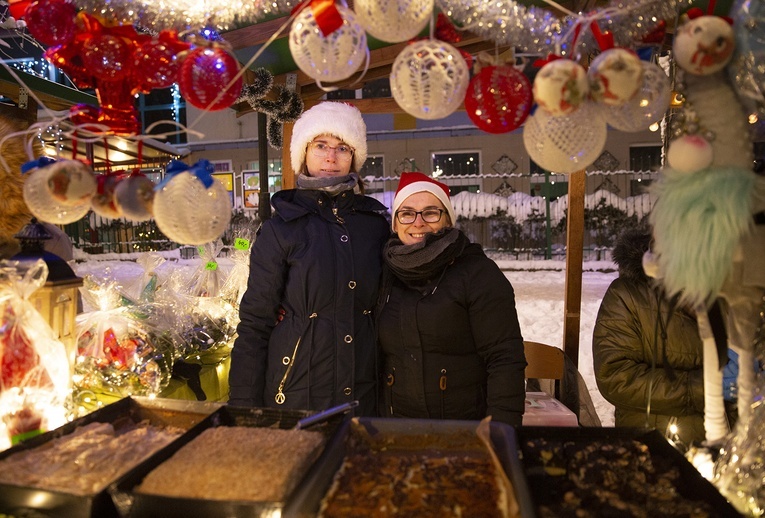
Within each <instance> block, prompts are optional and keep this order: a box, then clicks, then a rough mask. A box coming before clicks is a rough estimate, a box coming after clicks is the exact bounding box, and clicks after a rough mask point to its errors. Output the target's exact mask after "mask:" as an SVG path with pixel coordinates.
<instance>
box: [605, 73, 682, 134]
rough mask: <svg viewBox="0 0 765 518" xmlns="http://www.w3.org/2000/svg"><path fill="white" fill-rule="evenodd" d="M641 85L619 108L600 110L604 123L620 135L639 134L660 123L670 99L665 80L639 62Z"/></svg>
mask: <svg viewBox="0 0 765 518" xmlns="http://www.w3.org/2000/svg"><path fill="white" fill-rule="evenodd" d="M641 63H642V65H643V84H642V86H641V87H640V89H639V90H638V92H637V94H636V95H635V96H634V97H633V98H632V99H630V100H629V101H628V102H626V103H624V104H623V105H621V106H604V107H603V110H604V115H605V117H606V122H608V124H610V125H611V127H613V128H615V129H618V130H620V131H629V132H634V131H643V130H645V129H648V126H650V125H651V124H653V123H654V122H658V121H660V120H661V119H662V118H663V117H664V114H665V113H666V111H667V109H668V108H669V102H670V99H671V97H672V91H671V90H672V89H671V88H670V84H669V77H667V74H665V73H664V71H663V70H662V69H661V68H660V67H659V66H658V65H656V64H654V63H649V62H647V61H641Z"/></svg>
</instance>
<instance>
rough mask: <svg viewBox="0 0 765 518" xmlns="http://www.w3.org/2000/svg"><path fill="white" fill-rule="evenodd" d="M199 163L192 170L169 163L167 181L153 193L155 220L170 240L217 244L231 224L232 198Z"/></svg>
mask: <svg viewBox="0 0 765 518" xmlns="http://www.w3.org/2000/svg"><path fill="white" fill-rule="evenodd" d="M211 171H212V166H211V165H210V163H209V162H208V161H206V160H200V161H199V162H198V163H197V164H195V165H194V166H193V167H190V168H189V167H188V166H186V164H184V163H182V162H178V161H175V160H174V161H172V162H170V165H169V166H168V172H167V174H166V176H165V180H164V181H163V182H162V183H160V184H159V185H158V186H157V187H156V189H155V193H154V220H155V221H156V222H157V226H158V227H159V230H160V231H162V233H163V234H164V235H165V236H167V238H168V239H170V240H172V241H175V242H176V243H179V244H182V245H203V244H205V243H209V242H211V241H215V240H216V239H218V238H219V237H220V236H221V235H223V232H225V230H226V228H227V227H228V224H229V222H230V221H231V198H229V195H228V191H226V188H225V187H224V186H223V184H222V183H221V182H220V181H217V180H216V179H215V178H213V177H212V175H211Z"/></svg>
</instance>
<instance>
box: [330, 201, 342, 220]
mask: <svg viewBox="0 0 765 518" xmlns="http://www.w3.org/2000/svg"><path fill="white" fill-rule="evenodd" d="M332 215H333V216H335V219H336V220H337V222H338V223H340V224H341V225H345V220H344V219H343V218H341V217H340V215H339V214H338V210H337V202H333V203H332Z"/></svg>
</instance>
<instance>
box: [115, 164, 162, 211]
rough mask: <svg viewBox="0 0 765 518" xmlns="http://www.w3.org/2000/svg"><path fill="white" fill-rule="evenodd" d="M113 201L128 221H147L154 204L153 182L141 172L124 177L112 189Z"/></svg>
mask: <svg viewBox="0 0 765 518" xmlns="http://www.w3.org/2000/svg"><path fill="white" fill-rule="evenodd" d="M114 202H115V204H116V205H117V207H118V208H119V211H120V212H121V213H122V215H123V216H124V217H125V218H126V219H129V220H130V221H148V220H150V219H151V218H152V214H153V205H154V182H152V181H151V180H149V178H148V177H147V176H146V175H144V174H141V173H137V174H136V173H133V174H131V175H130V176H128V177H127V178H124V179H123V180H122V181H121V182H120V183H118V184H117V187H115V189H114Z"/></svg>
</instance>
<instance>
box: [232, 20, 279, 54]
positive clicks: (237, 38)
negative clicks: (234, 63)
mask: <svg viewBox="0 0 765 518" xmlns="http://www.w3.org/2000/svg"><path fill="white" fill-rule="evenodd" d="M288 18H289V16H287V15H285V16H282V17H279V18H274V19H273V20H269V21H267V22H260V23H256V24H253V25H249V26H247V27H242V28H241V29H235V30H233V31H229V32H224V33H223V34H221V37H223V39H224V40H226V41H227V42H228V43H229V44H230V45H231V46H232V47H233V49H234V50H239V49H245V48H247V47H253V46H255V45H262V44H263V43H265V42H267V41H268V39H269V38H270V37H271V36H273V34H274V33H275V32H276V31H278V30H279V28H280V27H281V26H282V25H284V22H286V21H287V19H288ZM285 32H286V31H285Z"/></svg>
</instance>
